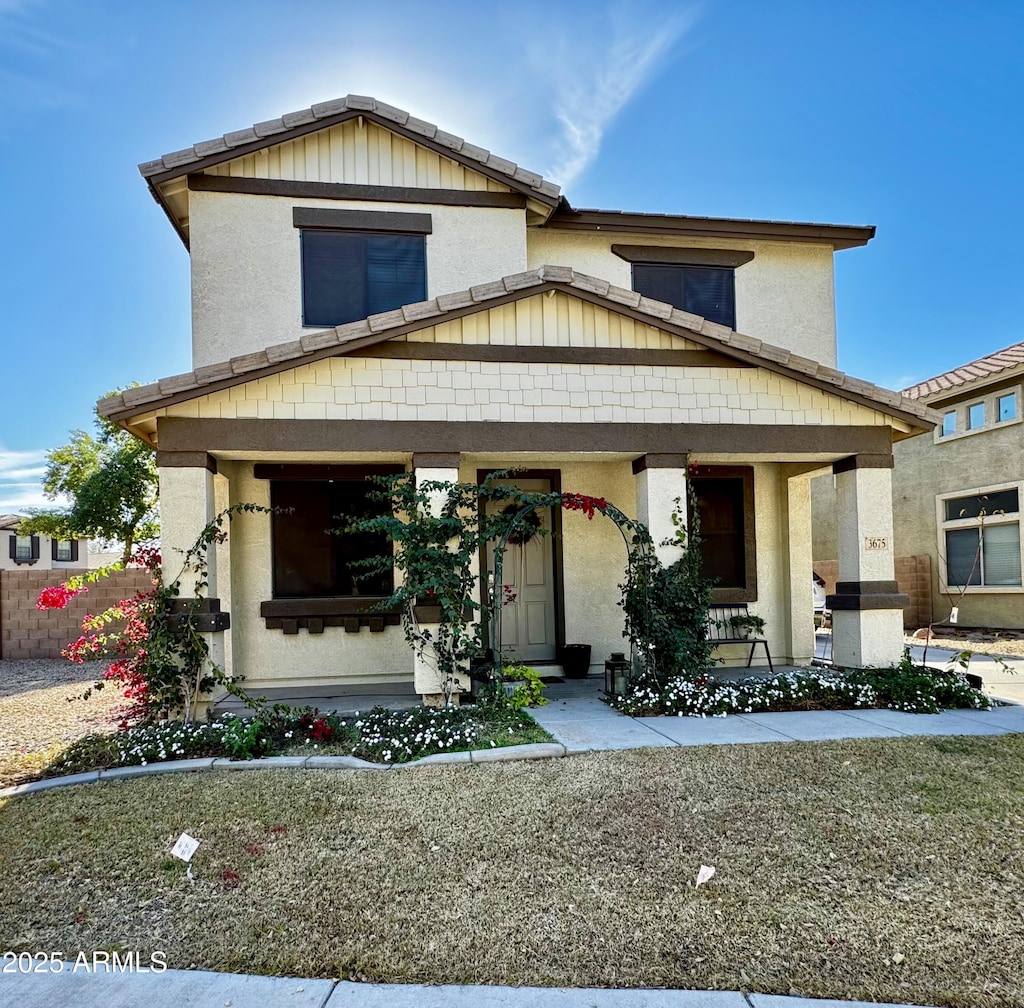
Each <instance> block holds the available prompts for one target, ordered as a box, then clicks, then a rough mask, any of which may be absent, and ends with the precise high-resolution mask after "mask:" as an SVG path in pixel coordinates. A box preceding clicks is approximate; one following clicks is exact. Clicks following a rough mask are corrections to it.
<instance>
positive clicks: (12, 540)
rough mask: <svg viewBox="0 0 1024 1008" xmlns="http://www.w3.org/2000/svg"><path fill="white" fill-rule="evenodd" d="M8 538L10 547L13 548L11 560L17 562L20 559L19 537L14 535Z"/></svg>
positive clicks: (11, 549)
mask: <svg viewBox="0 0 1024 1008" xmlns="http://www.w3.org/2000/svg"><path fill="white" fill-rule="evenodd" d="M8 538H9V541H10V545H11V548H10V554H11V559H12V560H17V559H18V537H17V536H16V535H12V536H9V537H8Z"/></svg>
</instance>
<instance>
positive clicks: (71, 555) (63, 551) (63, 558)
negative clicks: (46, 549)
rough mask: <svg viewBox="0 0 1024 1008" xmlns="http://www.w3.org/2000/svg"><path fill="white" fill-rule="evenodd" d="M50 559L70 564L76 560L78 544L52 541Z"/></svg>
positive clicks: (59, 540)
mask: <svg viewBox="0 0 1024 1008" xmlns="http://www.w3.org/2000/svg"><path fill="white" fill-rule="evenodd" d="M51 542H52V544H53V548H52V553H51V554H50V555H51V558H52V559H54V560H56V561H57V562H58V563H72V562H73V561H75V560H77V559H78V543H77V542H74V541H71V540H64V539H53V540H51Z"/></svg>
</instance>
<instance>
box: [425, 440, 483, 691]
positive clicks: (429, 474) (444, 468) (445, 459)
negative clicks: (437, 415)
mask: <svg viewBox="0 0 1024 1008" xmlns="http://www.w3.org/2000/svg"><path fill="white" fill-rule="evenodd" d="M460 458H461V456H460V454H459V453H458V452H416V453H415V454H414V455H413V457H412V470H413V474H414V477H415V480H416V485H417V486H420V485H421V484H422V483H425V482H443V483H457V482H458V480H459V460H460ZM445 500H446V496H445V494H444V493H443V492H442V491H436V492H434V493H432V494H431V495H430V504H429V507H430V511H431V514H437V513H438V512H439V511H440V510H441V508H442V507H443V506H444V503H445ZM417 608H418V610H419V612H418V617H419V621H420V628H421V629H423V630H429V631H431V632H436V630H437V626H438V624H437V623H432V622H430V610H431V608H432V607H431V606H429V605H421V606H419V607H417ZM413 688H414V689H415V690H416V692H417V693H419V694H420V695H421V696H422V697H423V702H424V703H425V704H428V705H430V706H439V705H440V704H442V703H443V702H444V686H443V684H442V682H441V677H440V675H439V674H438V671H437V666H436V664H435V662H434V661H433V655H432V654H430V653H429V652H427V653H421V652H419V651H416V652H415V653H414V656H413ZM469 688H470V682H469V677H468V675H467V676H456V680H455V688H454V691H453V693H452V699H453V701H454V702H456V703H457V702H458V697H459V694H460V693H465V692H468V691H469Z"/></svg>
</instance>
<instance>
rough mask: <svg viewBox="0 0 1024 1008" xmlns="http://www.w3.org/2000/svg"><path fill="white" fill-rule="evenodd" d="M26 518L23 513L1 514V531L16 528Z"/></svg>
mask: <svg viewBox="0 0 1024 1008" xmlns="http://www.w3.org/2000/svg"><path fill="white" fill-rule="evenodd" d="M24 520H25V519H24V518H23V517H22V516H21V515H12V514H7V515H0V531H3V532H6V531H7V530H8V529H16V528H17V527H18V526H19V525H20V524H21V523H22V522H23V521H24Z"/></svg>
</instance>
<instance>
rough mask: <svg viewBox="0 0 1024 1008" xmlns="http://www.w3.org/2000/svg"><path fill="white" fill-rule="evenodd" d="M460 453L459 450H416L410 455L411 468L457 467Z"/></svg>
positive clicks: (460, 458)
mask: <svg viewBox="0 0 1024 1008" xmlns="http://www.w3.org/2000/svg"><path fill="white" fill-rule="evenodd" d="M461 460H462V455H461V454H460V453H459V452H416V453H415V454H414V455H413V457H412V467H413V469H414V470H415V469H458V468H459V462H460V461H461Z"/></svg>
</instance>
